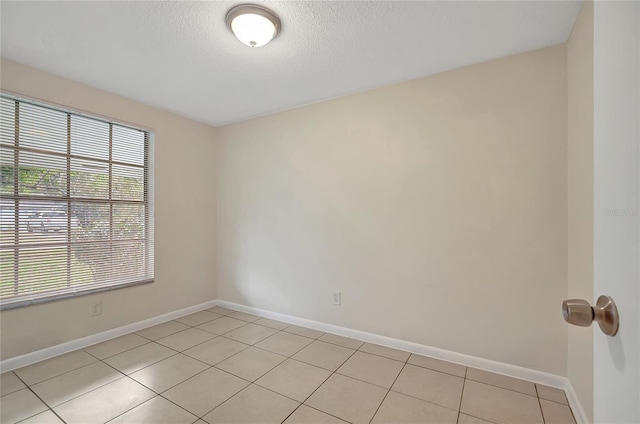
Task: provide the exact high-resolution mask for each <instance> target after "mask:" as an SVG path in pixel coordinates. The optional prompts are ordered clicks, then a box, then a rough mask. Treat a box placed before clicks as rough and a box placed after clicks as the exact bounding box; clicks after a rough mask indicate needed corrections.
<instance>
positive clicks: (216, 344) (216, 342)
mask: <svg viewBox="0 0 640 424" xmlns="http://www.w3.org/2000/svg"><path fill="white" fill-rule="evenodd" d="M248 347H249V345H246V344H244V343H240V342H236V341H235V340H231V339H227V338H226V337H216V338H215V339H211V340H208V341H206V342H204V343H201V344H199V345H197V346H194V347H192V348H191V349H187V350H185V351H184V352H182V353H184V354H185V355H189V356H191V357H192V358H195V359H197V360H199V361H202V362H206V363H207V364H209V365H215V364H217V363H218V362H222V361H224V360H225V359H227V358H228V357H230V356H233V355H235V354H236V353H238V352H240V351H241V350H244V349H246V348H248Z"/></svg>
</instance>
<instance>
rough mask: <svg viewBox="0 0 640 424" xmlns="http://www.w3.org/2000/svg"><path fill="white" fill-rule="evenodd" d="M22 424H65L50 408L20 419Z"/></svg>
mask: <svg viewBox="0 0 640 424" xmlns="http://www.w3.org/2000/svg"><path fill="white" fill-rule="evenodd" d="M20 424H64V422H62V420H61V419H60V418H58V417H57V416H56V414H54V413H53V411H51V410H50V409H48V410H46V411H44V412H41V413H39V414H38V415H34V416H33V417H31V418H27V419H26V420H24V421H20Z"/></svg>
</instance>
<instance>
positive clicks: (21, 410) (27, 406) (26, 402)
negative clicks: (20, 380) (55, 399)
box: [0, 389, 48, 424]
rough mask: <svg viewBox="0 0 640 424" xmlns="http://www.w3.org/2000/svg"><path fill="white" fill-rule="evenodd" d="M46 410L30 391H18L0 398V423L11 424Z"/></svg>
mask: <svg viewBox="0 0 640 424" xmlns="http://www.w3.org/2000/svg"><path fill="white" fill-rule="evenodd" d="M47 409H48V408H47V406H46V405H45V404H44V403H42V401H41V400H40V399H38V397H37V396H36V395H34V394H33V393H32V392H31V390H29V389H22V390H18V391H17V392H13V393H10V394H8V395H5V396H2V397H1V398H0V423H2V424H13V423H16V422H18V421H21V420H24V419H25V418H29V417H32V416H34V415H36V414H39V413H41V412H44V411H46V410H47Z"/></svg>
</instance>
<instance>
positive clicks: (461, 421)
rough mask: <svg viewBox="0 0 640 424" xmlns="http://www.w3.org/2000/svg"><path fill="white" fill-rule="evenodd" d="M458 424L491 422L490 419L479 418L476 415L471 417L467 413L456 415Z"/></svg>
mask: <svg viewBox="0 0 640 424" xmlns="http://www.w3.org/2000/svg"><path fill="white" fill-rule="evenodd" d="M458 424H491V421H485V420H481V419H480V418H478V417H472V416H471V415H467V414H460V415H458Z"/></svg>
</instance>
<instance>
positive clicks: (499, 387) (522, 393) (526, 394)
mask: <svg viewBox="0 0 640 424" xmlns="http://www.w3.org/2000/svg"><path fill="white" fill-rule="evenodd" d="M433 371H436V370H433ZM438 372H442V371H438ZM443 374H447V373H443ZM447 375H453V374H447ZM455 377H458V378H462V377H460V376H455ZM465 380H469V381H473V382H474V383H478V384H484V385H486V386H491V387H496V388H498V389H502V390H508V391H510V392H514V393H519V394H521V395H525V396H529V397H533V398H537V397H538V395H537V393H538V392H537V390H536V394H535V395H531V394H529V393H524V392H521V391H518V390H513V389H508V388H506V387H502V386H496V385H495V384H491V383H486V382H484V381H478V380H474V379H473V378H466V377H465ZM523 381H527V380H523ZM527 383H531V384H534V383H533V382H532V381H527Z"/></svg>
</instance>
